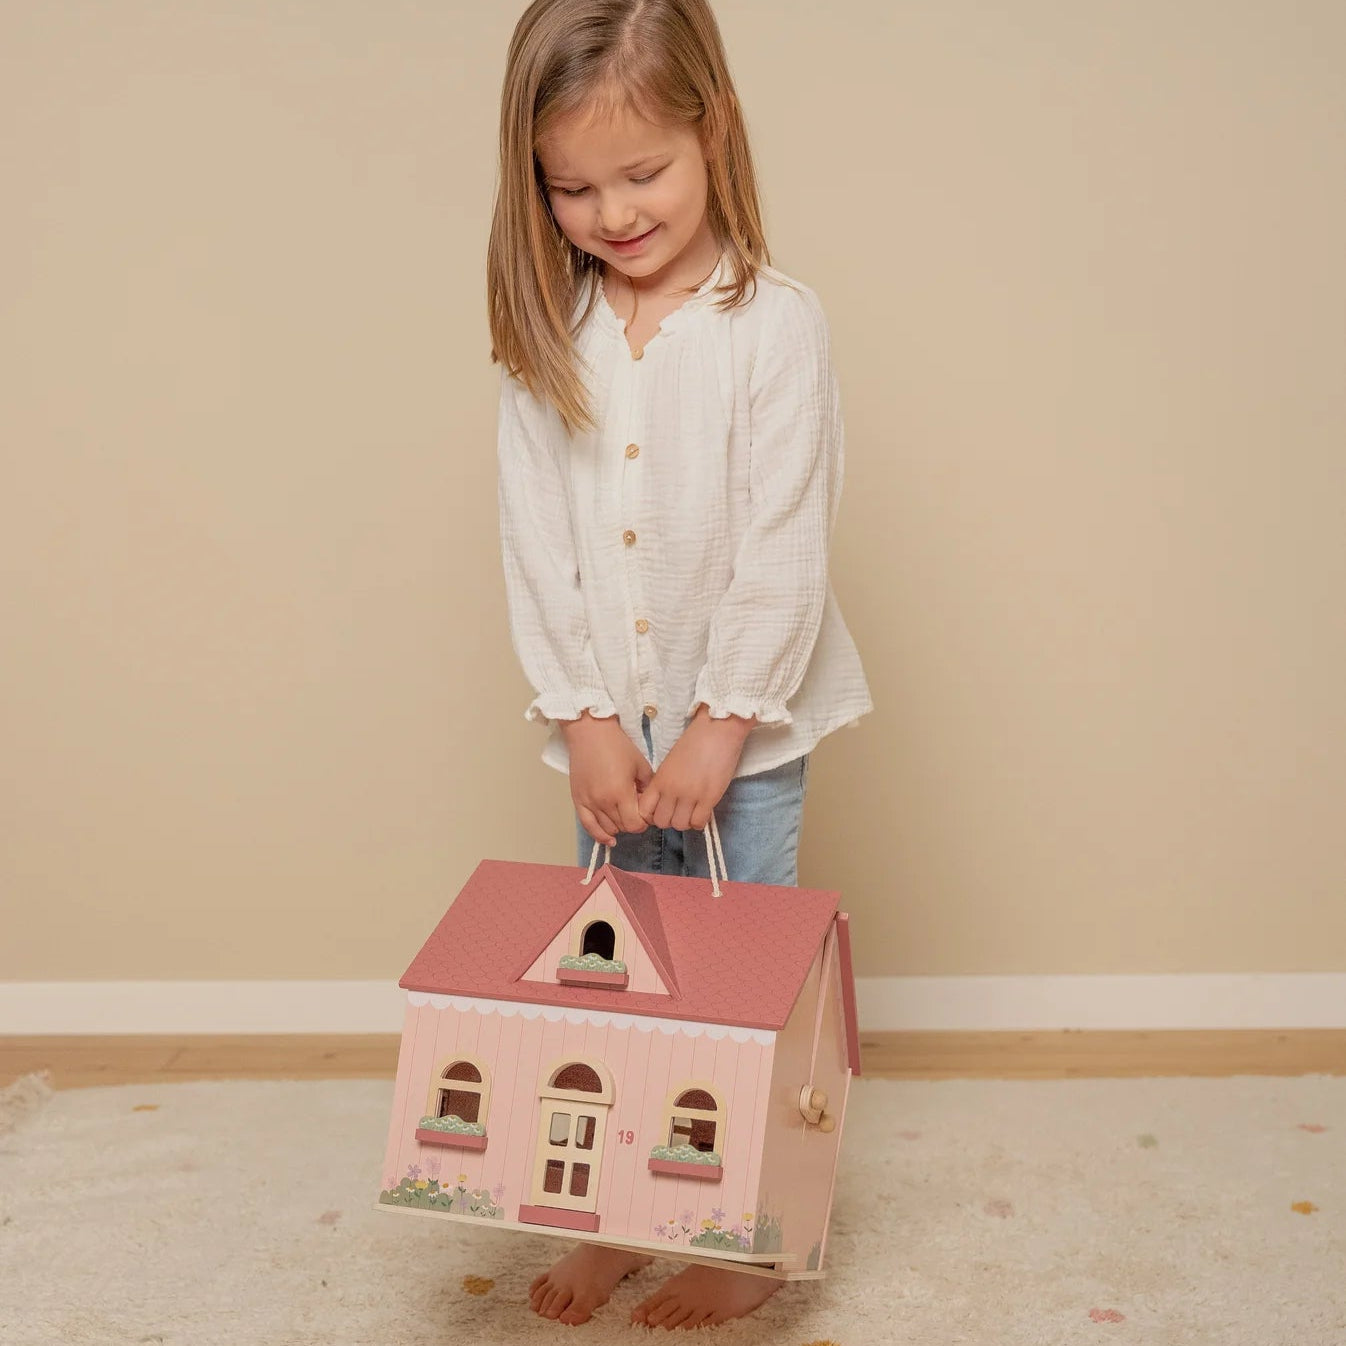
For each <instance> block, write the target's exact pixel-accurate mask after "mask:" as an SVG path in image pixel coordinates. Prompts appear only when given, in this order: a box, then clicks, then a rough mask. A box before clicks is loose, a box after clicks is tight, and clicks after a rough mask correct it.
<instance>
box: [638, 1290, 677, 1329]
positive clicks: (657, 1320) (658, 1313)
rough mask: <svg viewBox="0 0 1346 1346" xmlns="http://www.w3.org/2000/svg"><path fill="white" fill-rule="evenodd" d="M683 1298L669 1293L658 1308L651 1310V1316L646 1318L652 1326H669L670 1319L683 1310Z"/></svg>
mask: <svg viewBox="0 0 1346 1346" xmlns="http://www.w3.org/2000/svg"><path fill="white" fill-rule="evenodd" d="M683 1307H684V1306H683V1304H682V1301H681V1300H678V1299H674V1298H673V1296H672V1295H669V1296H668V1297H667V1298H666V1299H665V1300H663V1302H662V1303H660V1304H659V1305H658V1306H657V1307H656V1308H653V1309H651V1310H650V1316H649V1317H648V1318H647V1319H646V1320H645V1321H646V1322H647V1323H648V1324H649V1325H650V1326H651V1327H667V1326H668V1325H669V1320H670V1319H671V1318H673V1317H674V1316H675V1315H676V1314H679V1313H681V1312H682V1311H683Z"/></svg>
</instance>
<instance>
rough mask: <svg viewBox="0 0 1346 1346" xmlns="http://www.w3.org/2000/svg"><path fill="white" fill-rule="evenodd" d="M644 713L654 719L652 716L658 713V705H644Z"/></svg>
mask: <svg viewBox="0 0 1346 1346" xmlns="http://www.w3.org/2000/svg"><path fill="white" fill-rule="evenodd" d="M645 714H646V715H648V716H649V718H650V719H651V720H652V719H654V717H655V716H656V715H658V714H659V707H658V706H646V707H645Z"/></svg>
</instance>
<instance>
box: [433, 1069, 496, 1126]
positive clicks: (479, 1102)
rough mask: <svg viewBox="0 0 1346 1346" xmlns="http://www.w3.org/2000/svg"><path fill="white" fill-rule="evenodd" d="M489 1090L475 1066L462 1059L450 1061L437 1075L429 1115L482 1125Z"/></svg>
mask: <svg viewBox="0 0 1346 1346" xmlns="http://www.w3.org/2000/svg"><path fill="white" fill-rule="evenodd" d="M490 1090H491V1086H490V1082H489V1081H488V1080H487V1078H486V1075H485V1072H484V1071H483V1070H482V1068H481V1067H480V1066H479V1065H477V1064H476V1063H475V1062H472V1061H468V1060H465V1059H459V1060H457V1061H452V1062H450V1063H449V1064H448V1065H447V1066H445V1067H444V1069H443V1070H441V1071H440V1072H439V1078H438V1080H437V1081H436V1083H435V1091H434V1097H433V1098H432V1099H431V1100H430V1101H431V1108H430V1115H431V1116H432V1117H457V1118H458V1119H459V1120H460V1121H464V1122H474V1123H479V1124H482V1125H484V1124H485V1122H486V1105H487V1103H488V1102H489V1101H490Z"/></svg>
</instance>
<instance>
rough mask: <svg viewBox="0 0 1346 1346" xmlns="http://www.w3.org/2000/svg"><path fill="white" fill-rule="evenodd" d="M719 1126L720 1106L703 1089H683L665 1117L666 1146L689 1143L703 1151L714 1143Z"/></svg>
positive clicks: (707, 1149) (708, 1149)
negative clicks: (667, 1116) (666, 1123)
mask: <svg viewBox="0 0 1346 1346" xmlns="http://www.w3.org/2000/svg"><path fill="white" fill-rule="evenodd" d="M719 1129H720V1105H719V1104H718V1103H717V1102H716V1100H715V1096H714V1095H713V1094H711V1093H709V1092H708V1091H707V1090H705V1089H701V1088H695V1089H684V1090H682V1091H681V1093H679V1094H677V1096H676V1097H675V1098H674V1100H673V1106H672V1108H671V1109H670V1111H669V1118H668V1146H669V1148H670V1149H674V1150H675V1149H677V1148H678V1146H680V1145H688V1146H690V1147H691V1148H692V1149H694V1150H699V1151H700V1152H701V1153H702V1154H709V1153H710V1152H711V1151H712V1150H714V1149H716V1148H718V1147H717V1146H716V1143H715V1142H716V1139H717V1134H718V1132H719Z"/></svg>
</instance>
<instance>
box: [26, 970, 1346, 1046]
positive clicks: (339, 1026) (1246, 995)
mask: <svg viewBox="0 0 1346 1346" xmlns="http://www.w3.org/2000/svg"><path fill="white" fill-rule="evenodd" d="M857 994H858V999H859V1014H860V1028H861V1031H862V1032H868V1033H878V1032H886V1031H893V1030H898V1031H902V1030H905V1031H914V1030H955V1031H963V1032H973V1031H991V1032H997V1031H999V1032H1009V1031H1028V1030H1033V1029H1062V1028H1077V1029H1146V1028H1148V1029H1175V1028H1207V1029H1238V1028H1346V973H1336V972H1304V973H1265V974H1257V973H1250V974H1246V975H1228V976H1226V975H1222V974H1200V975H1196V976H1132V977H1126V976H1123V977H861V978H859V979H858V981H857ZM403 1006H404V999H403V993H402V992H401V991H400V990H399V989H398V987H397V985H396V983H395V982H391V981H388V982H383V981H110V982H0V1036H23V1035H37V1034H57V1033H59V1034H69V1035H78V1036H84V1035H92V1034H99V1033H121V1034H146V1033H166V1034H178V1033H231V1034H232V1033H399V1032H401V1029H402V1012H403Z"/></svg>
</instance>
